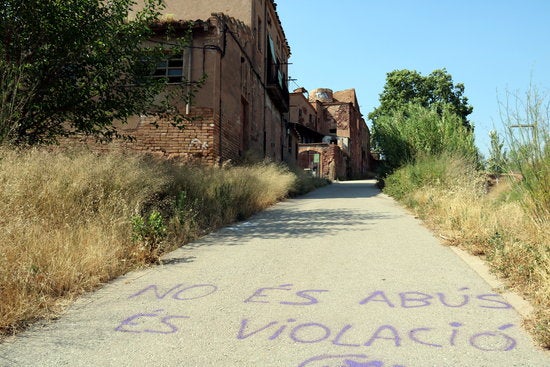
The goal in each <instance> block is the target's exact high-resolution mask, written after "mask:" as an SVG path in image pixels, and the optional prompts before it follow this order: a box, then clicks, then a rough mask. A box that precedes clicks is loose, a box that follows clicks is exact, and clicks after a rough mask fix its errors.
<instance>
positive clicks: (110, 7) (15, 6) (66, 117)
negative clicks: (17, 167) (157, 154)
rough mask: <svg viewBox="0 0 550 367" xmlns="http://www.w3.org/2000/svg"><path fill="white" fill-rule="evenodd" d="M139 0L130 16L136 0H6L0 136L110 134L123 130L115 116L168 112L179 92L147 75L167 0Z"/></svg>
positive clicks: (1, 28)
mask: <svg viewBox="0 0 550 367" xmlns="http://www.w3.org/2000/svg"><path fill="white" fill-rule="evenodd" d="M140 3H144V6H143V7H141V8H140V9H141V10H139V11H137V12H135V13H133V14H132V16H131V17H130V16H129V15H130V10H131V9H132V7H134V6H136V2H135V1H133V0H109V1H99V0H3V1H2V2H1V3H0V88H1V89H0V102H1V103H2V105H1V106H0V142H2V141H8V142H11V143H15V144H37V143H52V142H55V141H56V140H57V138H58V137H60V136H68V135H71V134H74V133H84V134H89V135H93V136H96V137H98V138H104V139H110V138H112V137H114V136H119V135H118V133H117V131H116V129H115V128H114V127H113V121H117V120H118V121H122V122H125V121H126V120H127V119H128V117H130V116H132V115H136V114H142V113H143V114H144V113H148V114H154V115H156V116H159V117H162V116H164V117H165V116H166V112H167V111H168V108H169V106H170V103H169V101H168V99H169V98H170V95H172V94H173V93H162V94H161V92H162V91H164V90H165V83H164V82H163V81H162V80H159V79H154V78H151V77H149V75H151V73H152V72H153V71H154V70H155V67H156V65H157V63H158V62H159V61H160V60H162V59H163V58H165V57H166V50H163V47H162V46H161V45H159V44H156V45H154V46H150V47H147V49H146V50H145V49H144V44H145V43H144V42H146V41H147V40H148V39H150V38H151V36H152V35H153V33H152V30H151V25H152V24H154V23H155V22H157V21H158V19H159V15H160V10H161V9H162V8H163V5H162V1H161V0H145V1H141V2H140ZM176 43H177V42H176ZM186 88H188V86H187V87H182V88H180V89H181V90H182V91H183V90H184V89H186ZM159 95H162V96H163V97H162V98H160V97H159ZM171 112H173V114H172V117H173V122H174V123H175V124H178V123H182V121H183V119H182V116H183V115H182V114H178V113H177V112H175V111H171Z"/></svg>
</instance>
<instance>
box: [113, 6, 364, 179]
mask: <svg viewBox="0 0 550 367" xmlns="http://www.w3.org/2000/svg"><path fill="white" fill-rule="evenodd" d="M165 4H166V8H165V9H164V14H163V16H162V18H161V19H162V22H161V23H160V24H157V25H155V27H156V28H155V29H158V31H159V34H162V33H163V30H164V29H165V28H166V27H170V28H171V29H173V30H174V31H175V32H176V33H177V34H182V35H184V34H189V35H190V43H189V44H188V45H187V47H185V48H184V50H183V53H181V54H177V55H176V54H173V53H172V54H170V53H169V52H167V55H169V56H167V60H166V62H164V63H161V64H159V65H158V67H157V70H156V72H155V75H157V76H161V77H166V78H167V80H168V82H169V83H170V84H173V85H174V86H173V87H176V85H179V86H180V87H181V86H182V85H183V86H185V84H184V83H186V82H187V81H190V82H193V81H197V80H199V79H201V78H202V77H203V76H205V75H206V79H205V83H204V84H203V86H202V87H201V88H200V89H199V90H198V92H197V94H196V95H195V97H194V100H193V103H192V104H189V105H185V101H180V103H181V105H179V106H178V107H179V109H180V110H185V111H186V114H187V115H188V117H190V118H191V119H190V121H189V122H186V124H185V128H184V129H183V130H180V129H178V128H176V127H173V126H172V125H171V124H170V123H168V122H160V123H158V124H157V125H158V126H155V125H153V124H151V122H153V118H152V117H150V116H135V117H133V118H131V119H130V120H129V121H128V123H127V124H124V125H121V126H118V128H119V130H120V131H121V132H122V133H123V134H126V135H131V136H132V137H134V138H135V140H133V141H131V142H119V144H121V145H123V146H124V147H125V148H129V149H132V150H137V151H142V152H148V153H153V154H156V155H159V156H163V157H168V158H180V159H183V160H186V161H191V162H201V163H207V164H219V163H222V162H225V161H227V160H231V161H239V160H240V159H243V158H245V156H247V155H250V156H252V157H254V158H260V159H262V158H269V159H272V160H274V161H285V162H287V163H290V164H297V165H299V166H300V167H302V168H304V169H309V170H311V171H313V172H315V174H317V175H320V176H323V177H328V178H332V179H335V178H339V179H349V178H359V177H364V176H365V175H366V173H367V171H368V170H369V168H370V161H369V158H370V152H369V151H370V149H369V131H368V128H367V126H366V124H365V121H364V120H363V118H362V117H361V113H360V111H359V105H358V103H357V99H356V95H355V90H353V89H349V90H345V91H339V92H335V93H333V92H332V91H331V90H330V89H317V90H315V91H313V92H312V93H311V94H308V93H307V91H306V90H305V89H303V88H301V89H298V90H296V91H295V92H294V93H291V94H289V92H288V87H287V81H288V76H287V75H288V58H289V57H290V47H289V45H288V42H287V40H286V36H285V33H284V30H283V27H282V24H281V21H280V19H279V16H278V14H277V11H276V7H277V6H276V3H275V2H274V1H273V0H209V1H194V0H165ZM190 22H192V25H191V23H190ZM178 32H179V33H178ZM151 42H153V43H155V44H157V45H158V44H162V45H163V46H164V47H166V49H167V50H169V48H170V44H169V42H167V41H166V40H165V39H164V38H163V37H160V36H159V37H157V38H154V39H152V40H151ZM169 88H170V86H169Z"/></svg>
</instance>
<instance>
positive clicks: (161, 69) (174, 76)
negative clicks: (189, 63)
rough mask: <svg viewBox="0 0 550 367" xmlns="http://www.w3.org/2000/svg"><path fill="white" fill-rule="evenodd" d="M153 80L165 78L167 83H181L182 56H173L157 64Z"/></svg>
mask: <svg viewBox="0 0 550 367" xmlns="http://www.w3.org/2000/svg"><path fill="white" fill-rule="evenodd" d="M153 76H154V77H155V78H166V81H167V82H168V83H181V82H182V81H183V55H173V56H171V57H170V58H169V59H167V60H164V61H161V62H159V63H158V64H157V68H156V69H155V73H154V74H153Z"/></svg>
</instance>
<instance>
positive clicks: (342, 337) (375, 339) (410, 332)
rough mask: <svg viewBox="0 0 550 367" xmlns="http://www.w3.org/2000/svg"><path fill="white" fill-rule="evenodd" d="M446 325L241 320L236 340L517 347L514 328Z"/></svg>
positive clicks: (365, 344)
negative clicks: (511, 331)
mask: <svg viewBox="0 0 550 367" xmlns="http://www.w3.org/2000/svg"><path fill="white" fill-rule="evenodd" d="M449 326H450V330H449V331H448V333H447V332H445V329H443V330H442V329H441V328H439V329H438V328H434V327H415V328H412V329H407V330H405V331H403V330H399V328H397V327H395V326H393V325H381V326H378V327H377V328H376V329H370V330H365V329H361V328H360V327H358V328H356V327H355V326H354V325H351V324H346V325H344V326H342V327H336V328H333V327H330V326H328V325H326V324H323V323H318V322H307V323H300V322H298V321H297V320H296V319H287V320H286V321H276V320H275V321H269V322H267V323H265V322H264V323H260V324H257V323H253V322H252V321H251V320H249V319H242V320H241V325H240V327H239V330H238V332H237V339H239V340H245V339H248V338H252V337H259V338H265V339H267V340H277V339H280V338H286V339H289V340H290V341H292V342H294V343H298V344H316V343H320V342H328V343H331V344H332V345H334V346H341V347H362V346H364V347H371V346H381V345H383V344H386V345H390V346H394V347H401V346H403V345H405V344H408V345H414V344H416V345H422V346H425V347H430V348H445V347H447V348H448V347H456V346H460V345H462V346H470V347H473V348H475V349H478V350H481V351H486V352H489V351H491V352H494V351H500V352H506V351H510V350H512V349H514V348H515V347H516V341H515V339H514V338H513V337H511V336H510V335H508V334H506V333H505V330H507V329H509V328H511V327H513V325H512V324H506V325H502V326H500V327H498V328H497V330H495V331H491V330H488V331H482V332H472V331H465V330H464V329H461V328H463V326H464V325H463V324H461V323H459V322H451V323H449ZM442 332H443V334H447V335H448V337H446V338H445V337H443V338H442V337H441V336H440V335H441V334H442ZM388 343H389V344H388Z"/></svg>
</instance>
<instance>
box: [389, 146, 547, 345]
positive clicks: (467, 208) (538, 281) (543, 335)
mask: <svg viewBox="0 0 550 367" xmlns="http://www.w3.org/2000/svg"><path fill="white" fill-rule="evenodd" d="M515 185H516V184H515V183H512V182H507V181H506V180H501V182H500V183H499V184H498V185H497V187H493V188H492V189H491V190H490V191H488V187H487V185H486V182H485V179H484V177H483V175H482V174H481V173H479V172H478V171H476V166H475V164H473V163H472V162H470V161H468V160H465V159H463V158H456V157H453V156H449V155H442V156H437V157H424V158H423V159H420V160H418V161H417V162H416V163H415V164H409V165H406V166H404V167H402V168H400V169H398V170H397V171H395V172H394V173H393V174H392V175H390V176H389V177H388V178H387V179H386V188H385V192H387V193H388V194H390V195H392V196H394V197H396V198H397V199H398V200H400V201H401V202H403V203H404V204H405V205H407V206H409V207H410V208H412V209H413V210H414V211H415V212H416V213H417V214H418V215H419V216H420V217H421V218H422V219H423V220H424V221H425V222H426V223H428V224H429V225H430V226H431V227H432V228H433V229H434V230H435V231H436V232H437V233H438V234H439V235H440V236H441V237H442V238H443V239H445V240H446V242H447V243H449V244H451V245H456V246H461V247H463V248H465V249H467V250H468V251H470V252H471V253H473V254H476V255H482V256H484V257H485V258H486V260H487V261H489V264H490V265H491V267H492V268H493V270H494V271H495V272H497V274H499V275H500V276H501V277H502V278H503V279H504V280H505V281H506V283H507V284H508V286H510V287H512V288H514V289H516V290H517V291H518V292H519V293H520V294H523V295H525V296H526V297H527V298H528V299H529V300H530V301H531V303H532V304H533V305H534V307H535V312H534V314H533V315H532V316H531V317H530V319H529V320H527V322H528V325H529V327H530V329H531V330H532V332H533V334H534V335H535V337H536V338H537V340H538V341H539V342H540V344H541V345H543V346H544V347H546V348H550V328H549V326H550V248H549V247H548V243H550V221H545V222H539V221H533V220H532V209H533V208H531V207H528V206H526V205H522V202H520V201H518V200H517V195H516V194H515V193H514V191H513V190H515V189H514V187H515Z"/></svg>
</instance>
